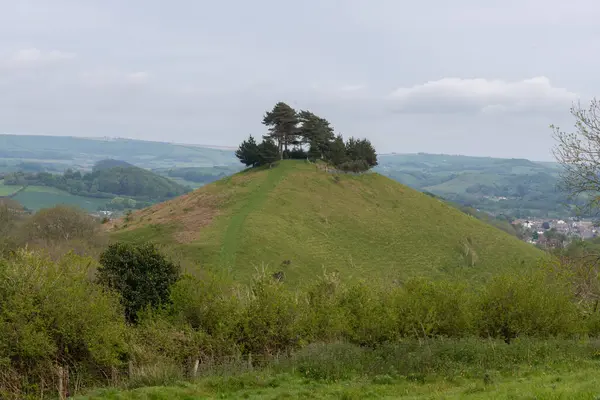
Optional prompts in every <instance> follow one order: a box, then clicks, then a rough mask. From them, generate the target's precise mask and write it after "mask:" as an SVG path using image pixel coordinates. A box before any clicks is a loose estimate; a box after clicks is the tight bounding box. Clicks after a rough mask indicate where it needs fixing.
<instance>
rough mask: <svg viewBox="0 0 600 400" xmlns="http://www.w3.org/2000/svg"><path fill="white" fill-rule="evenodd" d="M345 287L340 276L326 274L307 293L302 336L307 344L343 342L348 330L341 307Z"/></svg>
mask: <svg viewBox="0 0 600 400" xmlns="http://www.w3.org/2000/svg"><path fill="white" fill-rule="evenodd" d="M342 290H343V285H342V283H341V282H340V280H339V278H338V276H337V275H336V274H335V273H334V274H324V275H323V276H322V277H320V278H319V280H318V281H317V282H316V283H315V284H313V285H311V286H309V287H308V289H307V291H306V297H305V301H306V308H307V311H306V313H304V314H303V315H302V316H301V317H302V321H301V334H302V335H303V338H304V341H303V342H306V343H312V342H318V341H325V342H334V341H337V340H341V339H342V336H343V332H345V330H346V325H347V321H346V316H345V315H344V310H342V309H341V308H340V307H339V304H338V303H339V301H340V296H341V292H342Z"/></svg>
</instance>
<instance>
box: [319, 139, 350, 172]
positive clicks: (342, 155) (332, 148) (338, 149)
mask: <svg viewBox="0 0 600 400" xmlns="http://www.w3.org/2000/svg"><path fill="white" fill-rule="evenodd" d="M325 159H326V160H327V161H329V162H330V163H331V164H333V165H342V164H343V163H345V162H346V161H347V160H348V157H347V155H346V145H345V143H344V138H343V137H342V135H337V136H336V137H335V139H333V141H332V142H331V143H330V144H329V146H328V148H327V153H326V156H325Z"/></svg>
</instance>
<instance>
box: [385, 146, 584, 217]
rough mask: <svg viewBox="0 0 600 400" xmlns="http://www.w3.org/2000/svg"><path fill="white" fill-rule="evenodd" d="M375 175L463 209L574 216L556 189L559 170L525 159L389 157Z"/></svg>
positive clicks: (555, 167)
mask: <svg viewBox="0 0 600 400" xmlns="http://www.w3.org/2000/svg"><path fill="white" fill-rule="evenodd" d="M376 170H377V171H378V172H380V173H382V174H383V175H386V176H389V177H390V178H392V179H395V180H397V181H399V182H400V183H403V184H405V185H408V186H411V187H413V188H415V189H418V190H421V191H427V192H431V193H433V194H436V195H439V196H442V197H444V198H446V199H448V200H451V201H454V202H457V203H459V204H462V205H468V206H472V207H475V208H478V209H481V210H484V211H488V212H492V213H499V212H501V213H505V214H510V215H512V216H514V217H565V216H567V215H569V214H570V213H572V208H573V207H572V206H566V205H565V204H566V203H569V202H568V201H567V196H566V195H565V194H564V193H562V192H561V191H560V190H559V189H558V188H557V184H558V182H559V173H560V166H559V164H556V163H550V162H544V163H538V162H533V161H529V160H524V159H504V158H491V157H467V156H457V155H445V154H423V153H419V154H387V155H381V156H380V157H379V166H378V167H377V168H376Z"/></svg>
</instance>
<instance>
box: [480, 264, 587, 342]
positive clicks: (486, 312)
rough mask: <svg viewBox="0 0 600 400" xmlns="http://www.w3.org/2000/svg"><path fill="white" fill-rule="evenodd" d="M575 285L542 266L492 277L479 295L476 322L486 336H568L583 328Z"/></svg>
mask: <svg viewBox="0 0 600 400" xmlns="http://www.w3.org/2000/svg"><path fill="white" fill-rule="evenodd" d="M574 300H575V299H574V297H573V293H572V287H571V286H570V284H569V283H568V282H565V281H564V280H562V279H559V278H558V277H552V276H550V275H549V274H547V273H545V272H544V271H542V270H536V271H533V272H523V273H518V274H510V275H502V276H498V277H496V278H494V279H492V280H491V281H490V282H489V283H488V284H487V285H486V286H485V287H484V289H483V291H482V292H481V294H480V295H479V297H478V299H477V309H476V312H477V315H476V323H477V325H478V329H479V334H480V335H481V336H484V337H488V336H489V337H495V338H503V339H504V340H505V341H507V342H510V341H511V340H512V339H514V338H515V337H518V336H537V337H552V336H568V335H572V334H575V333H577V332H581V331H582V330H583V326H582V315H581V313H580V310H579V309H578V308H577V305H576V304H575V301H574Z"/></svg>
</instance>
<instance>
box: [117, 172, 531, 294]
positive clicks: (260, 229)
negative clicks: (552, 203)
mask: <svg viewBox="0 0 600 400" xmlns="http://www.w3.org/2000/svg"><path fill="white" fill-rule="evenodd" d="M109 229H112V231H113V235H114V238H115V239H121V240H128V241H146V240H151V241H157V242H160V243H163V244H168V245H170V246H171V248H172V249H174V250H175V251H176V252H177V253H178V254H180V255H182V256H184V257H185V258H187V259H188V260H190V262H193V263H197V264H199V265H201V266H202V267H203V268H204V267H207V268H216V269H221V270H224V271H230V273H231V274H232V275H233V277H234V278H236V279H239V280H247V279H249V278H250V277H251V276H252V275H253V274H254V273H255V272H256V268H258V269H260V268H261V266H262V265H269V266H270V267H271V268H272V269H273V270H275V271H277V270H281V271H283V272H284V274H285V275H286V280H288V281H292V282H299V281H302V280H303V279H304V278H308V277H314V276H315V275H316V274H320V273H321V272H322V271H323V268H325V269H327V270H328V271H334V270H339V271H340V273H341V274H342V275H344V276H346V277H349V278H361V277H363V278H369V279H376V278H384V279H402V278H406V277H408V276H414V275H429V276H435V275H447V274H450V275H456V274H459V275H467V276H474V277H483V276H487V275H488V274H489V273H491V272H492V271H494V272H495V271H498V270H501V269H506V268H520V267H522V263H526V264H531V263H533V262H535V260H536V259H537V258H538V257H539V256H541V255H542V253H541V252H540V251H538V250H537V249H536V248H534V247H533V246H531V245H529V244H526V243H523V242H521V241H519V240H518V239H516V238H515V237H512V236H510V235H508V234H506V233H505V232H502V231H500V230H498V229H496V228H494V227H492V226H490V225H487V224H485V223H483V222H481V221H479V220H477V219H476V218H474V217H471V216H468V215H466V214H465V213H463V212H461V211H459V210H458V209H456V208H454V207H451V206H449V205H447V204H445V203H444V202H442V201H440V200H437V199H435V198H432V197H430V196H427V195H425V194H423V193H419V192H417V191H415V190H413V189H410V188H408V187H406V186H403V185H401V184H399V183H397V182H394V181H393V180H391V179H389V178H386V177H384V176H382V175H379V174H376V173H367V174H363V175H346V174H342V175H334V174H331V173H328V172H324V171H323V170H322V169H319V168H317V166H316V165H314V164H309V163H306V162H301V161H285V162H283V163H281V164H280V165H279V166H277V167H274V168H272V169H263V170H258V171H254V170H250V171H245V172H242V173H238V174H236V175H234V176H232V177H228V178H225V179H223V180H220V181H218V182H215V183H212V184H209V185H206V186H204V187H202V188H201V189H198V190H196V191H194V192H192V193H189V194H186V195H184V196H182V197H179V198H176V199H173V200H171V201H168V202H165V203H161V204H157V205H155V206H153V207H151V208H148V209H144V210H140V211H138V212H135V213H134V214H133V215H131V216H130V217H128V218H127V221H125V220H121V221H116V222H114V223H113V224H112V225H110V226H109Z"/></svg>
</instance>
